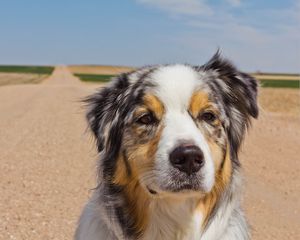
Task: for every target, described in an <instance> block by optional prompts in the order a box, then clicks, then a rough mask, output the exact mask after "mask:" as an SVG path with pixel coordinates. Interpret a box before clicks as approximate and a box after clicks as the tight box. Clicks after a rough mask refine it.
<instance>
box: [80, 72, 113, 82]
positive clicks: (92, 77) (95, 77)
mask: <svg viewBox="0 0 300 240" xmlns="http://www.w3.org/2000/svg"><path fill="white" fill-rule="evenodd" d="M74 75H75V76H76V77H79V78H80V80H81V81H84V82H101V83H105V82H109V81H110V80H111V78H112V77H114V76H116V75H102V74H101V75H100V74H81V73H75V74H74Z"/></svg>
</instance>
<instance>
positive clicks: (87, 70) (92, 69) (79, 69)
mask: <svg viewBox="0 0 300 240" xmlns="http://www.w3.org/2000/svg"><path fill="white" fill-rule="evenodd" d="M69 69H70V71H71V72H72V73H82V74H103V75H116V74H120V73H123V72H130V71H132V70H134V68H133V67H124V66H96V65H95V66H93V65H73V66H69Z"/></svg>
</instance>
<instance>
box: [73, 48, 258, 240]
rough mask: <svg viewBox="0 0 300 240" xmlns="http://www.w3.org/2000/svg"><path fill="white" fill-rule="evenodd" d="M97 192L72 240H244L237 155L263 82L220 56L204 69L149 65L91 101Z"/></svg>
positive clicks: (117, 80)
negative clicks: (95, 151) (258, 83)
mask: <svg viewBox="0 0 300 240" xmlns="http://www.w3.org/2000/svg"><path fill="white" fill-rule="evenodd" d="M85 102H86V103H87V107H88V112H87V121H88V124H89V127H90V129H91V131H92V132H93V134H94V136H95V139H96V145H97V149H98V152H99V165H98V170H97V173H98V178H99V180H98V185H97V187H96V188H95V190H94V192H93V196H92V197H91V199H90V200H89V202H88V203H87V205H86V206H85V208H84V210H83V213H82V215H81V217H80V220H79V223H78V227H77V230H76V233H75V239H76V240H99V239H108V240H111V239H116V240H119V239H128V240H129V239H142V240H146V239H147V240H148V239H149V240H150V239H151V240H154V239H155V240H171V239H172V240H173V239H180V240H181V239H189V240H193V239H194V240H196V239H197V240H200V239H201V240H219V239H223V240H244V239H249V238H250V237H249V235H250V234H249V230H248V226H247V222H246V220H245V217H244V214H243V211H242V209H241V206H240V196H241V193H240V192H241V191H240V189H241V185H242V177H241V173H240V161H239V158H238V152H239V149H240V146H241V143H242V141H243V138H244V135H245V132H246V129H247V127H248V126H249V125H250V120H251V118H257V117H258V106H257V81H256V80H255V79H254V78H253V77H251V76H250V75H248V74H246V73H243V72H241V71H239V70H238V69H237V68H236V67H235V66H234V65H233V64H232V63H231V62H230V61H229V60H227V59H225V58H224V57H222V56H221V55H220V53H219V51H218V52H217V53H216V54H215V55H214V56H213V57H212V58H211V59H210V60H209V61H208V62H207V63H206V64H204V65H202V66H192V65H188V64H184V65H178V64H176V65H157V66H147V67H143V68H140V69H137V70H135V71H132V72H130V73H123V74H121V75H119V76H117V77H115V78H114V79H113V80H112V82H111V83H110V84H109V85H108V86H106V87H104V88H103V89H101V90H99V91H98V92H96V93H95V94H93V95H92V96H90V97H88V98H87V99H86V101H85Z"/></svg>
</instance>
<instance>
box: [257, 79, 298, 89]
mask: <svg viewBox="0 0 300 240" xmlns="http://www.w3.org/2000/svg"><path fill="white" fill-rule="evenodd" d="M259 81H260V85H261V86H262V87H264V88H300V81H297V80H272V79H263V80H259Z"/></svg>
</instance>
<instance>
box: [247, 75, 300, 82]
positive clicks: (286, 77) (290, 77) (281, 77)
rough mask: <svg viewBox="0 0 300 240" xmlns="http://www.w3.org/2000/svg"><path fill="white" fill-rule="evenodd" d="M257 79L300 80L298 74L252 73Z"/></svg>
mask: <svg viewBox="0 0 300 240" xmlns="http://www.w3.org/2000/svg"><path fill="white" fill-rule="evenodd" d="M252 76H254V77H255V78H257V79H259V80H295V81H300V75H284V74H280V75H279V74H252Z"/></svg>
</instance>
